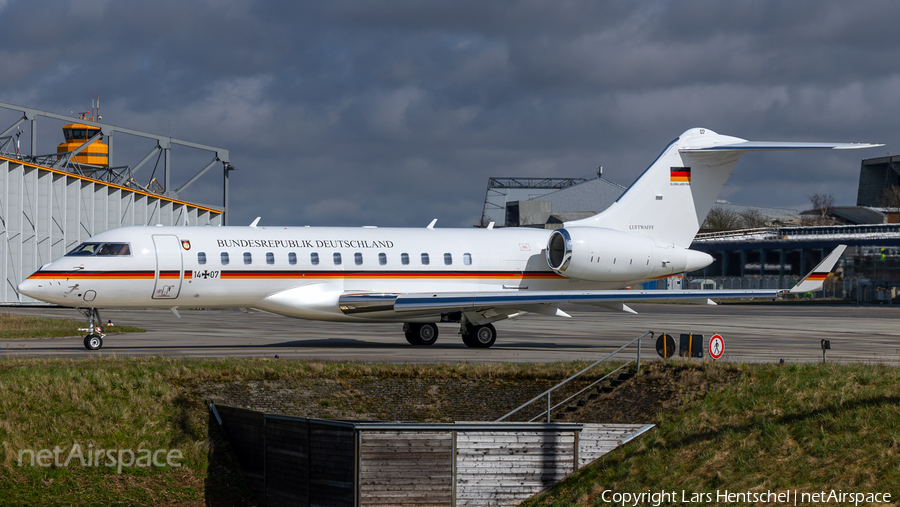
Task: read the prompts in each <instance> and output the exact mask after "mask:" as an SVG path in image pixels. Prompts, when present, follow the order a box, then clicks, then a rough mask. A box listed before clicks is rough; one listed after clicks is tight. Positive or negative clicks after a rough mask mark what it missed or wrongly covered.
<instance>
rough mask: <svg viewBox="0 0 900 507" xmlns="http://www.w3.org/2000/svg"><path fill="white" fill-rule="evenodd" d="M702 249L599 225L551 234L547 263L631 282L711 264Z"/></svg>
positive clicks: (576, 273) (581, 275)
mask: <svg viewBox="0 0 900 507" xmlns="http://www.w3.org/2000/svg"><path fill="white" fill-rule="evenodd" d="M712 261H713V258H712V257H711V256H710V255H708V254H705V253H703V252H697V251H694V250H689V249H687V248H681V247H677V246H675V245H674V244H672V243H664V242H663V243H661V242H658V241H656V240H654V239H652V238H650V237H647V236H644V235H641V234H631V233H627V232H622V231H617V230H613V229H603V228H599V227H568V228H564V229H557V230H555V231H553V233H551V234H550V239H549V240H548V242H547V264H548V265H549V266H550V269H552V270H553V271H555V272H556V273H557V274H559V275H562V276H565V277H568V278H574V279H578V280H590V281H595V282H632V281H639V280H645V279H648V278H660V277H664V276H669V275H673V274H675V273H682V272H689V271H694V270H697V269H702V268H704V267H706V266H708V265H710V264H711V263H712Z"/></svg>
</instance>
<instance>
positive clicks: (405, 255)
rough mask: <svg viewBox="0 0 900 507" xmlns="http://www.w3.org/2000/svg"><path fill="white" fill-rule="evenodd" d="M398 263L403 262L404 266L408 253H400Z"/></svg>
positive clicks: (407, 261) (407, 260)
mask: <svg viewBox="0 0 900 507" xmlns="http://www.w3.org/2000/svg"><path fill="white" fill-rule="evenodd" d="M400 263H401V264H403V265H404V266H406V265H407V264H409V254H408V253H402V254H400Z"/></svg>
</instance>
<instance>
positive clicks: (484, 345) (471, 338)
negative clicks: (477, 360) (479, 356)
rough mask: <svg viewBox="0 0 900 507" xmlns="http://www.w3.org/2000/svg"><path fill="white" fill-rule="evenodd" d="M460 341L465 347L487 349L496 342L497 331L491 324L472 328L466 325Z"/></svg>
mask: <svg viewBox="0 0 900 507" xmlns="http://www.w3.org/2000/svg"><path fill="white" fill-rule="evenodd" d="M462 341H463V343H465V344H466V347H472V348H476V349H489V348H491V345H493V344H494V342H495V341H497V330H496V329H494V326H493V324H485V325H483V326H473V325H471V324H466V325H465V327H464V328H463V332H462Z"/></svg>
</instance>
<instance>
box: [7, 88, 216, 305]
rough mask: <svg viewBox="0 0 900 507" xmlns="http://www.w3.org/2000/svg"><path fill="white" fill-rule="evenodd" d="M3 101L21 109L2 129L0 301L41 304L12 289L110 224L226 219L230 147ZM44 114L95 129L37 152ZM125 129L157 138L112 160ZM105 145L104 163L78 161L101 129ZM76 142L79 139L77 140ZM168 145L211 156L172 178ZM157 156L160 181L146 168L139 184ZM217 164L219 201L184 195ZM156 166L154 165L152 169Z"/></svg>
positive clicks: (213, 223) (202, 222) (198, 222)
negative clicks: (26, 149) (132, 158)
mask: <svg viewBox="0 0 900 507" xmlns="http://www.w3.org/2000/svg"><path fill="white" fill-rule="evenodd" d="M0 108H5V109H11V110H14V111H19V112H21V113H22V117H21V118H20V119H19V120H18V121H16V122H15V123H13V125H12V126H10V127H9V128H7V129H6V130H4V131H3V132H0V281H2V284H0V304H40V303H39V302H37V301H34V300H31V299H30V298H28V297H26V296H22V295H21V294H19V293H18V292H17V290H16V288H17V286H18V284H19V282H20V281H21V280H23V279H24V278H25V277H27V276H28V275H30V274H31V273H33V272H34V271H36V270H37V269H38V268H40V267H41V266H42V265H44V264H46V263H47V262H50V261H51V260H53V259H55V258H58V257H61V256H62V255H64V254H65V253H66V252H67V251H69V250H70V249H71V248H73V247H75V246H77V245H78V244H79V243H81V242H83V241H85V240H87V239H88V238H89V237H91V236H93V235H95V234H98V233H100V232H103V231H105V230H108V229H112V228H115V227H122V226H131V225H145V226H146V225H211V226H217V225H224V223H225V216H226V215H225V211H226V210H227V205H228V174H229V173H230V172H231V171H233V170H234V167H232V166H231V163H230V160H229V157H228V150H225V149H223V148H217V147H214V146H207V145H203V144H198V143H193V142H190V141H184V140H181V139H173V138H171V137H168V136H160V135H156V134H150V133H146V132H140V131H137V130H133V129H128V128H122V127H115V126H112V125H106V124H103V123H100V122H96V121H92V120H88V119H81V118H72V117H69V116H64V115H59V114H54V113H49V112H46V111H39V110H36V109H33V108H27V107H21V106H14V105H10V104H4V103H0ZM40 117H47V118H51V119H55V120H62V121H65V122H68V123H77V124H84V125H89V126H93V127H97V128H99V129H100V133H99V134H96V135H92V136H88V137H89V139H87V140H86V141H85V142H84V143H81V144H80V145H79V146H77V147H76V148H75V149H72V150H71V151H68V152H64V153H51V154H46V155H42V154H38V153H37V146H38V143H37V123H36V122H37V120H38V118H40ZM29 121H30V122H31V151H30V154H28V155H25V154H23V153H21V150H20V148H19V143H18V141H19V138H20V134H21V133H22V129H21V128H20V125H22V123H24V122H29ZM116 134H129V135H133V136H138V137H143V138H149V139H151V140H155V141H156V143H155V144H156V146H155V147H154V148H153V149H152V150H150V153H148V154H147V155H146V156H145V157H144V158H143V159H142V160H141V161H139V162H138V163H137V164H135V165H119V166H116V165H114V163H113V139H114V137H115V135H116ZM101 135H102V136H105V138H106V142H107V143H108V146H109V165H108V166H97V165H90V164H84V163H80V162H79V161H78V158H79V157H78V154H79V153H80V152H81V151H82V150H84V149H86V148H87V147H88V146H89V145H90V144H91V143H93V142H96V141H97V140H98V139H99V138H100V136H101ZM79 142H80V141H79ZM173 145H181V146H186V147H189V148H196V149H200V150H205V151H208V152H211V153H212V155H213V156H212V160H211V161H210V162H209V163H208V164H206V166H205V167H203V168H202V169H200V170H199V171H198V172H197V173H195V174H194V175H193V176H192V177H191V178H189V179H188V180H187V181H185V182H184V183H183V184H181V185H180V186H178V187H174V188H173V186H172V185H171V178H172V176H173V175H172V171H171V156H170V150H171V147H172V146H173ZM154 157H155V158H156V159H157V164H158V165H159V164H160V163H161V167H162V170H163V175H162V176H161V178H162V182H159V181H157V180H156V178H154V177H153V175H150V177H149V179H148V181H147V183H145V184H140V183H138V182H137V180H136V179H135V173H137V172H138V170H140V169H141V168H142V167H144V166H145V165H146V164H147V163H148V162H149V161H150V160H151V159H153V158H154ZM219 163H221V164H222V168H223V173H224V181H223V206H222V208H218V207H217V206H209V205H200V204H195V203H191V202H188V201H186V200H184V199H181V197H180V196H181V194H182V192H184V190H185V189H186V188H188V187H189V186H190V185H191V184H193V183H194V182H196V181H197V180H198V179H199V178H200V177H201V176H203V175H204V174H205V173H207V172H208V171H209V170H210V169H212V168H213V167H215V166H216V165H217V164H219ZM155 172H156V171H154V173H155Z"/></svg>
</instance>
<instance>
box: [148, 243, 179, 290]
mask: <svg viewBox="0 0 900 507" xmlns="http://www.w3.org/2000/svg"><path fill="white" fill-rule="evenodd" d="M153 245H154V246H155V247H156V273H155V280H156V283H155V285H154V287H153V299H175V298H177V297H178V293H179V292H181V280H182V279H183V278H184V269H183V265H182V260H181V243H180V242H179V241H178V236H175V235H172V234H154V235H153Z"/></svg>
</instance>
